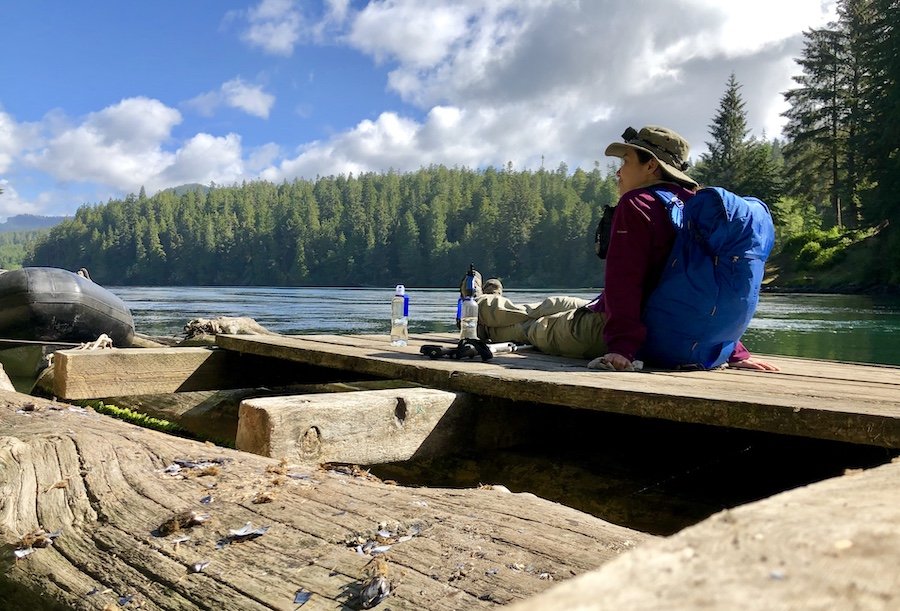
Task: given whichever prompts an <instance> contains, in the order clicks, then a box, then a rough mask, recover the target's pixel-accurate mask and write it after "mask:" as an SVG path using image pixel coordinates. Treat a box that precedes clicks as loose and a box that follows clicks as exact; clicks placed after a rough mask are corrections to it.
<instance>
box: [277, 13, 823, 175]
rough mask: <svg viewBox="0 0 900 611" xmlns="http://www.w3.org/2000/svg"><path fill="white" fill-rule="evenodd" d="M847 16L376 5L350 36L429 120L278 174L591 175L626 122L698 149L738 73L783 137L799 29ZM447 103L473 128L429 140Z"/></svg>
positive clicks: (754, 122)
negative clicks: (507, 166)
mask: <svg viewBox="0 0 900 611" xmlns="http://www.w3.org/2000/svg"><path fill="white" fill-rule="evenodd" d="M834 14H835V13H834V2H833V1H831V0H829V1H825V2H823V1H822V0H793V1H792V2H784V1H783V0H756V1H755V2H753V3H739V2H722V0H673V1H672V2H668V3H660V2H655V1H653V0H633V1H631V2H627V3H624V2H618V1H614V0H606V1H599V0H598V1H593V2H570V1H568V0H490V1H488V0H456V1H449V2H448V1H443V2H437V1H430V2H429V1H422V0H381V1H373V2H369V3H368V4H367V5H366V6H365V7H364V8H363V9H362V10H360V11H358V12H356V13H352V14H350V15H349V16H348V17H347V24H348V25H347V29H346V35H345V36H343V37H341V38H339V40H341V41H343V42H344V43H345V44H349V45H350V46H352V47H354V48H355V49H357V50H359V51H361V52H363V53H366V54H368V55H370V56H372V57H373V59H375V60H376V61H378V62H382V63H386V64H388V65H389V66H390V73H389V76H388V87H389V88H390V89H391V90H393V91H394V92H396V93H398V94H399V95H400V96H401V97H402V98H403V99H404V100H405V101H406V102H408V103H411V104H413V105H415V106H417V107H419V108H420V109H422V110H423V111H425V112H426V113H427V118H426V119H425V120H424V122H422V123H421V124H420V123H417V122H416V121H414V120H413V119H411V118H403V117H401V116H399V115H396V114H395V113H382V114H381V116H380V117H379V119H378V120H377V121H375V122H371V121H364V122H361V123H359V124H358V125H357V126H356V127H355V128H353V129H352V130H349V131H347V132H346V133H343V134H339V135H336V136H335V137H333V138H331V139H330V140H328V141H323V142H316V143H311V144H310V145H309V146H307V147H305V148H304V149H303V151H302V153H301V154H300V155H299V156H298V157H297V158H295V159H293V160H287V161H286V162H284V163H283V164H282V165H281V166H280V168H279V169H278V170H277V171H276V170H273V171H275V172H276V173H279V174H281V173H286V174H288V175H303V176H313V175H314V173H316V172H318V173H323V172H325V173H327V172H328V171H329V170H328V167H327V164H328V160H329V159H331V160H332V161H334V162H335V165H333V166H332V169H331V171H347V168H350V167H357V168H366V169H379V168H380V169H384V168H386V167H395V168H400V167H402V168H410V167H413V168H414V167H417V166H418V165H421V164H427V163H430V162H432V161H434V162H438V163H447V164H451V165H452V164H475V165H483V164H500V165H502V164H503V163H505V161H507V160H511V161H513V162H514V163H515V164H516V165H517V166H520V167H535V166H536V165H537V164H539V163H540V160H541V158H542V156H543V157H544V158H545V159H546V161H547V163H553V164H556V163H558V162H559V161H566V162H567V163H569V165H570V167H574V166H575V165H580V166H582V167H591V166H592V165H593V162H594V161H595V160H598V159H599V160H600V161H601V162H602V161H603V159H604V158H603V157H602V149H603V147H604V146H605V144H606V143H608V142H609V141H611V140H616V139H618V138H619V135H620V134H621V132H622V130H623V129H624V127H626V126H627V125H629V124H633V125H634V126H635V127H640V126H641V125H643V124H646V123H662V124H667V125H671V126H672V127H674V128H676V129H678V130H679V131H682V132H683V133H684V134H685V136H686V137H688V139H689V140H691V142H693V143H694V151H695V153H699V152H702V151H703V150H704V148H705V146H704V142H705V140H707V139H708V136H707V127H708V125H709V123H710V122H711V120H712V117H713V115H714V113H715V111H716V109H717V106H718V102H719V99H720V97H721V95H722V94H723V93H724V90H725V84H726V81H727V79H728V76H729V75H730V74H731V72H735V74H736V76H737V79H738V81H739V82H740V83H742V84H743V85H744V88H743V89H742V94H743V96H744V99H745V102H746V107H747V110H748V120H749V124H750V126H751V128H753V129H754V133H755V134H756V135H761V133H762V132H763V131H765V133H766V134H767V136H769V137H773V136H777V135H778V134H779V133H780V129H781V126H782V124H783V120H782V118H781V117H780V116H779V113H780V112H781V111H782V110H783V108H784V104H783V100H782V97H781V93H782V92H783V91H785V90H787V89H788V88H790V87H791V86H792V82H791V79H790V77H791V73H792V72H796V66H795V64H794V62H793V59H792V58H794V57H797V56H798V54H799V51H800V43H801V33H802V32H803V31H804V30H806V29H808V28H810V27H820V26H822V25H824V24H825V23H826V22H827V21H829V20H830V19H833V17H834ZM448 108H453V109H455V112H457V113H458V116H459V117H462V119H461V120H460V121H459V122H458V124H457V126H456V128H455V129H454V130H452V132H451V133H446V134H445V137H443V138H436V137H429V136H428V134H432V133H438V134H443V132H442V131H441V130H440V129H437V128H436V127H435V125H434V124H433V123H432V122H433V121H435V120H436V119H435V111H437V114H438V115H440V114H441V112H443V111H441V110H440V109H448ZM401 125H402V126H403V128H402V129H400V127H399V126H401ZM410 133H413V134H415V137H414V138H410V137H403V136H402V134H410ZM426 142H427V143H430V144H429V145H428V146H426V144H425V143H426ZM375 144H377V146H378V147H380V148H381V151H380V159H381V160H382V162H381V163H380V164H379V161H378V159H377V158H374V157H372V156H371V155H370V151H371V148H372V146H373V145H375ZM404 160H407V162H406V163H404ZM307 168H314V172H313V173H310V171H311V170H308V169H307Z"/></svg>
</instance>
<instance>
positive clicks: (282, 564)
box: [0, 392, 648, 609]
mask: <svg viewBox="0 0 900 611" xmlns="http://www.w3.org/2000/svg"><path fill="white" fill-rule="evenodd" d="M0 431H2V436H0V539H2V542H3V543H4V544H5V546H3V548H2V549H0V554H2V556H0V557H2V561H3V563H4V566H3V567H2V569H3V570H2V572H0V600H3V601H15V604H17V605H19V608H29V609H31V608H34V609H41V608H45V609H47V608H55V606H58V607H61V608H69V609H103V608H117V606H127V607H128V608H130V607H132V606H134V607H139V608H142V609H176V608H177V609H296V608H297V606H298V604H299V603H295V601H304V600H306V599H307V598H308V602H309V606H308V607H306V608H326V607H327V608H334V607H335V606H336V605H339V604H345V605H347V606H349V607H350V608H358V606H359V593H360V591H361V590H362V589H363V587H364V586H365V585H366V584H367V583H370V582H372V580H375V579H378V578H383V579H384V580H385V581H386V582H389V583H390V586H391V587H390V597H389V599H388V601H389V605H385V606H386V607H387V606H389V607H390V608H392V609H476V608H488V607H492V606H494V605H495V604H496V603H507V602H510V601H512V600H515V599H520V598H524V597H527V596H529V595H532V594H534V593H537V592H540V591H542V590H545V589H546V588H547V587H549V586H550V585H551V584H552V583H553V580H561V579H567V578H569V577H571V576H572V575H576V574H579V573H583V572H585V571H588V570H590V569H593V568H596V567H597V566H599V565H601V564H602V563H603V562H605V561H607V560H609V559H611V558H613V557H615V556H617V555H618V554H619V553H621V552H622V551H624V550H627V549H629V548H630V547H632V546H634V545H635V544H640V543H642V542H643V541H645V540H646V539H648V537H647V536H646V535H642V534H640V533H637V532H634V531H630V530H628V529H624V528H621V527H617V526H614V525H611V524H609V523H606V522H603V521H602V520H599V519H597V518H593V517H591V516H588V515H586V514H583V513H580V512H577V511H575V510H572V509H569V508H567V507H564V506H561V505H557V504H554V503H550V502H547V501H544V500H541V499H538V498H536V497H534V496H532V495H529V494H509V493H504V492H501V491H499V490H496V489H494V490H490V489H484V490H431V489H424V488H417V489H405V488H401V487H399V486H390V485H387V484H385V483H382V482H380V481H377V480H375V479H374V478H372V477H371V476H368V474H367V473H366V472H365V471H361V470H358V469H350V468H342V469H335V470H327V469H313V468H309V467H306V468H298V467H294V466H292V465H290V464H283V463H279V462H278V461H275V460H273V459H267V458H263V457H260V456H255V455H251V454H246V453H243V452H237V451H233V450H227V449H224V448H219V447H215V446H212V445H210V444H201V443H197V442H193V441H189V440H185V439H179V438H175V437H171V436H168V435H165V434H162V433H158V432H155V431H149V430H144V429H139V428H137V427H135V426H133V425H129V424H126V423H123V422H120V421H116V420H113V419H111V418H108V417H105V416H101V415H99V414H96V413H94V412H92V411H91V410H82V409H80V408H71V407H69V406H67V405H64V404H59V403H54V402H50V401H45V400H41V399H35V398H33V397H28V396H26V395H20V394H17V393H13V392H0ZM182 512H194V514H190V513H186V514H183V513H182ZM179 514H181V515H179ZM202 514H209V516H208V518H206V517H205V516H203V515H202ZM176 516H178V517H177V518H176ZM247 523H250V525H249V526H247V528H246V529H245V530H242V527H244V526H245V525H246V524H247ZM40 531H43V532H40ZM47 541H50V543H47ZM39 543H40V544H43V545H44V546H43V547H41V546H39ZM388 545H390V546H391V547H390V550H389V553H388V554H386V555H385V556H383V557H382V559H381V560H380V561H373V556H372V554H373V552H374V551H375V550H374V549H372V548H373V547H381V548H383V547H385V546H388ZM29 546H30V547H29ZM380 551H385V550H383V549H382V550H380ZM16 552H18V553H16ZM19 556H21V558H18V557H19ZM17 558H18V559H17Z"/></svg>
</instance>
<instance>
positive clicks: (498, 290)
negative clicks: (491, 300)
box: [484, 278, 503, 295]
mask: <svg viewBox="0 0 900 611" xmlns="http://www.w3.org/2000/svg"><path fill="white" fill-rule="evenodd" d="M484 294H485V295H502V294H503V284H502V283H501V282H500V278H488V279H487V281H486V282H485V283H484Z"/></svg>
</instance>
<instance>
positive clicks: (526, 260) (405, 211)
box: [27, 166, 616, 287]
mask: <svg viewBox="0 0 900 611" xmlns="http://www.w3.org/2000/svg"><path fill="white" fill-rule="evenodd" d="M615 198H616V187H615V178H614V177H613V176H604V173H601V172H600V170H599V168H595V169H594V170H593V171H592V172H590V173H587V172H584V171H582V170H576V171H575V172H574V173H572V174H569V172H568V168H566V167H565V166H562V167H560V168H559V169H557V170H556V171H553V172H549V171H544V170H540V171H538V172H529V171H521V172H514V171H512V169H511V168H506V169H504V170H497V169H493V168H488V169H487V170H484V171H473V170H467V169H450V168H445V167H440V166H437V167H431V168H424V169H421V170H419V171H418V172H414V173H407V174H397V173H386V174H374V173H373V174H363V175H361V176H346V177H345V176H337V177H333V176H331V177H325V178H318V179H317V180H315V181H306V180H297V181H294V182H292V183H283V184H280V185H275V184H272V183H269V182H263V181H260V182H250V183H245V184H243V185H241V186H234V187H216V188H212V189H210V190H209V191H208V192H207V193H206V194H203V193H199V192H197V191H188V192H186V193H183V194H181V195H176V194H175V192H173V191H164V192H161V193H159V194H157V195H155V196H154V197H149V198H148V197H146V196H145V195H144V193H143V191H142V192H141V193H140V194H139V195H137V196H134V195H131V196H129V197H127V198H126V199H125V200H120V201H110V202H108V203H107V204H105V205H102V206H83V207H82V208H81V209H79V210H78V212H77V213H76V215H75V218H74V219H72V220H71V221H67V222H65V223H63V224H61V225H58V226H57V227H55V228H53V229H52V230H51V232H50V234H49V236H48V237H47V239H46V240H45V241H44V242H42V243H41V244H39V245H38V246H37V247H36V249H35V251H34V253H33V255H32V256H31V257H30V259H29V260H28V261H27V263H28V264H31V265H50V266H56V267H63V268H68V269H78V268H80V267H87V268H88V269H89V270H90V271H91V275H92V277H93V278H94V279H95V280H97V281H98V282H101V283H106V284H166V285H289V286H297V285H300V286H302V285H316V286H347V285H392V284H396V283H405V284H408V285H411V286H453V285H455V284H456V283H457V282H458V281H459V279H460V278H461V277H462V276H463V275H464V273H465V271H466V269H467V268H468V264H469V263H470V262H474V263H475V265H476V267H477V268H478V269H479V270H481V271H482V272H483V273H484V274H485V275H497V276H500V277H502V278H504V279H506V280H508V281H512V282H513V283H514V284H515V285H516V286H520V287H525V286H598V285H600V284H601V281H602V276H601V266H600V261H599V259H597V257H596V256H595V255H594V250H593V238H594V235H593V234H594V227H595V226H596V223H597V221H598V219H599V215H600V213H601V211H602V207H603V206H605V205H610V204H613V203H614V202H615Z"/></svg>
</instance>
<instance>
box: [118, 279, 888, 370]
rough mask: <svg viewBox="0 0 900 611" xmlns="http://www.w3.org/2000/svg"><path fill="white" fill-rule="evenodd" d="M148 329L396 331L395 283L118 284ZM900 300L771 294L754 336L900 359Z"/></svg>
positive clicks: (436, 303)
mask: <svg viewBox="0 0 900 611" xmlns="http://www.w3.org/2000/svg"><path fill="white" fill-rule="evenodd" d="M109 288H110V290H111V291H112V292H113V293H115V294H116V295H118V296H119V297H121V298H122V299H123V300H124V301H125V302H126V303H127V304H128V306H129V307H130V308H131V311H132V314H133V315H134V318H135V326H136V327H137V330H138V331H139V332H141V333H144V334H147V335H170V336H171V335H174V336H177V335H180V334H181V333H182V330H183V327H184V325H185V324H186V323H187V322H188V321H189V320H191V319H193V318H201V317H203V318H211V317H216V316H249V317H251V318H254V319H255V320H256V321H257V322H259V323H260V324H261V325H263V326H264V327H267V328H268V329H270V330H272V331H276V332H278V333H284V334H309V333H338V334H340V333H372V334H380V333H387V331H388V315H389V312H390V309H389V302H390V298H391V295H392V293H393V291H392V288H318V287H296V288H294V287H109ZM597 292H599V291H598V290H597V289H574V290H568V289H547V290H543V291H536V290H528V291H522V290H509V289H507V290H506V291H505V292H504V294H505V295H506V296H507V297H509V298H511V299H512V300H514V301H516V302H521V303H526V302H529V301H538V300H540V299H542V298H544V297H546V296H548V295H552V294H556V295H559V294H566V295H574V296H577V297H584V298H587V299H591V298H593V297H594V296H596V294H597ZM409 293H410V295H411V304H410V331H411V332H413V333H427V332H449V331H452V330H453V329H454V321H455V316H456V298H457V293H456V291H455V290H453V289H417V288H415V287H409ZM898 337H900V297H896V296H870V295H819V294H764V295H763V296H762V298H761V300H760V304H759V308H758V310H757V313H756V316H755V317H754V319H753V322H752V323H751V325H750V328H749V329H748V330H747V333H746V334H745V336H744V339H745V343H746V344H747V346H748V347H749V348H750V350H751V351H753V352H756V353H760V354H782V355H788V356H801V357H807V358H821V359H833V360H839V361H850V362H866V363H882V364H891V365H900V342H898V341H897V338H898Z"/></svg>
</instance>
